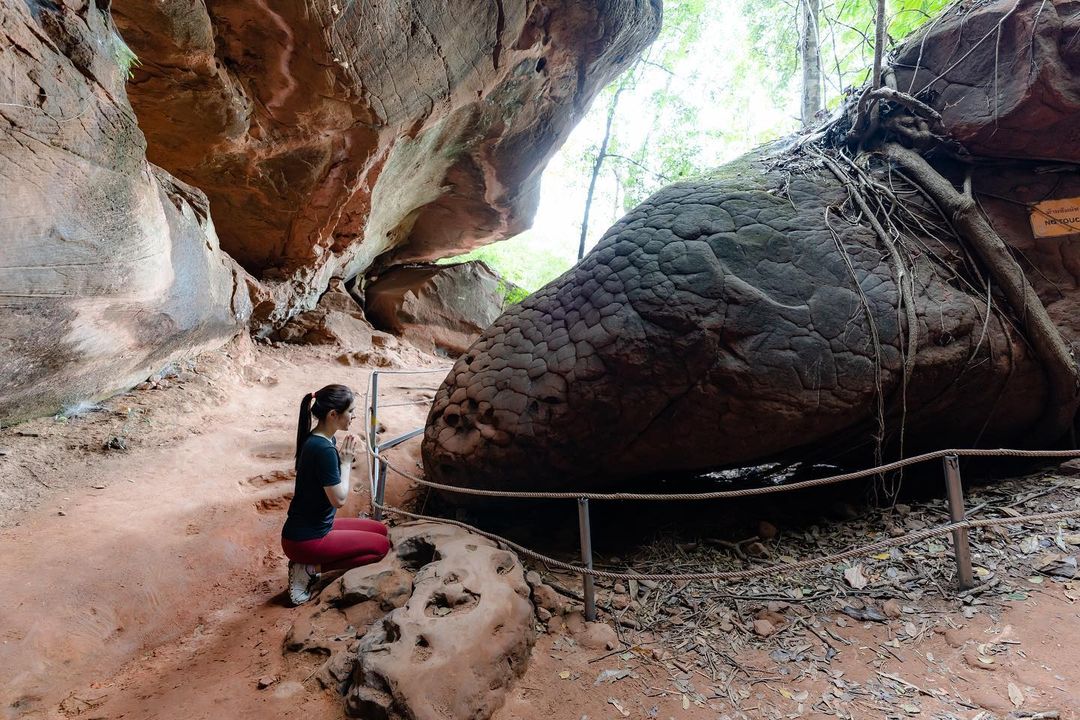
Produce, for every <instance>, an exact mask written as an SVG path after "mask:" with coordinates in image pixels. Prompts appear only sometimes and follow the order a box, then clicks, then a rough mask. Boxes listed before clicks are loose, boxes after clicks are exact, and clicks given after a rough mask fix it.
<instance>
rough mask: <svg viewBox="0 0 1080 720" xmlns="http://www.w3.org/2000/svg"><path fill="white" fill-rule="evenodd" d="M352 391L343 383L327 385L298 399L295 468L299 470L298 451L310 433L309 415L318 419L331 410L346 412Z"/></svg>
mask: <svg viewBox="0 0 1080 720" xmlns="http://www.w3.org/2000/svg"><path fill="white" fill-rule="evenodd" d="M353 399H354V398H353V391H352V390H350V389H349V388H348V387H346V386H344V385H327V386H326V387H324V388H322V389H321V390H319V391H318V392H313V393H308V394H307V395H305V396H304V399H303V400H301V401H300V419H299V420H298V421H297V423H296V469H297V471H299V470H300V451H301V450H302V449H303V448H304V443H305V442H307V439H308V436H309V435H311V416H312V415H314V416H315V417H316V418H318V419H319V420H322V419H323V418H325V417H326V415H327V413H329V412H330V411H331V410H336V411H337V412H339V413H344V412H347V411H348V409H349V408H351V407H352V405H353Z"/></svg>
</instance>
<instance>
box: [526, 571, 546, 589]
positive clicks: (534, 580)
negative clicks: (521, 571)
mask: <svg viewBox="0 0 1080 720" xmlns="http://www.w3.org/2000/svg"><path fill="white" fill-rule="evenodd" d="M525 582H527V583H529V585H531V586H533V587H536V586H537V585H539V584H540V583H542V582H543V579H542V578H541V577H540V573H538V572H536V571H535V570H530V571H529V572H527V573H525Z"/></svg>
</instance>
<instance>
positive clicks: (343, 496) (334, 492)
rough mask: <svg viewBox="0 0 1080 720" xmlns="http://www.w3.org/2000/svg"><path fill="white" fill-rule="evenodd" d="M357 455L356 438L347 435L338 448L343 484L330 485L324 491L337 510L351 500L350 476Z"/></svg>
mask: <svg viewBox="0 0 1080 720" xmlns="http://www.w3.org/2000/svg"><path fill="white" fill-rule="evenodd" d="M355 454H356V436H355V435H346V436H345V437H344V438H343V439H342V441H341V446H340V447H339V448H338V456H339V457H340V458H341V482H339V483H338V484H337V485H329V486H326V487H324V488H323V489H324V490H325V491H326V497H327V499H328V500H330V504H331V505H333V506H334V507H336V508H339V507H341V506H342V505H344V504H345V501H347V500H348V499H349V489H350V485H349V475H350V474H351V473H352V462H353V457H354V456H355Z"/></svg>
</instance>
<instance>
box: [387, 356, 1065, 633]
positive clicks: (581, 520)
mask: <svg viewBox="0 0 1080 720" xmlns="http://www.w3.org/2000/svg"><path fill="white" fill-rule="evenodd" d="M388 372H392V373H394V374H410V373H432V372H446V371H445V370H442V369H438V370H411V371H385V370H382V371H372V373H371V377H370V379H369V383H368V401H367V403H366V405H367V409H368V414H369V416H368V442H367V446H368V454H369V457H370V463H369V479H370V481H371V500H372V515H373V517H375V518H376V519H381V518H382V516H383V512H384V511H388V512H393V513H395V514H399V515H402V516H404V517H410V518H415V519H422V520H432V521H437V522H444V523H449V524H452V525H457V526H459V527H463V528H465V529H468V530H470V531H471V532H475V533H477V534H478V535H481V536H483V537H487V538H489V539H491V540H494V541H496V542H499V543H502V544H503V545H505V546H507V547H511V548H513V549H514V550H516V551H518V552H519V553H522V554H524V555H526V556H529V557H533V558H535V559H538V560H541V561H543V562H546V563H548V564H549V565H551V566H553V567H559V568H562V569H566V570H570V571H573V572H576V573H580V574H581V576H582V587H583V596H584V601H585V618H586V619H587V620H589V621H593V620H595V619H596V593H595V589H594V584H593V579H594V578H595V577H604V578H609V579H617V580H629V579H635V580H723V581H728V582H730V581H736V580H744V579H749V578H753V577H760V576H764V575H770V574H773V573H776V572H780V571H783V572H791V571H794V570H797V569H801V568H809V567H815V566H820V565H826V564H834V563H836V562H840V561H843V560H849V559H852V558H856V557H866V556H869V555H872V554H875V553H877V552H880V551H881V550H884V549H888V548H892V547H900V546H902V545H908V544H911V543H915V542H921V541H924V540H927V539H930V538H934V537H940V536H943V535H952V539H953V555H954V558H955V561H956V568H957V581H958V585H959V587H960V589H961V590H962V591H963V590H969V589H971V588H973V587H975V578H974V569H973V567H972V562H971V544H970V541H969V538H968V530H969V529H971V528H977V527H989V526H993V525H1008V524H1023V523H1024V522H1025V521H1026V522H1047V521H1050V520H1061V519H1067V518H1076V517H1080V509H1076V510H1065V511H1061V512H1052V513H1040V514H1034V515H1028V516H1018V517H1014V516H1010V517H1007V518H991V519H986V520H970V519H968V518H967V511H966V508H965V503H964V491H963V484H962V482H961V477H960V461H959V459H960V457H962V456H963V457H1022V458H1023V457H1027V458H1076V457H1080V450H1013V449H1006V448H999V449H988V450H980V449H975V448H963V449H949V450H937V451H934V452H930V453H925V454H922V455H916V456H914V457H910V458H903V459H901V460H897V461H895V462H891V463H887V464H885V465H879V466H877V467H872V468H866V469H864V470H858V471H855V472H849V473H843V474H840V475H831V476H829V477H824V478H815V479H813V480H804V481H801V482H795V483H790V484H786V485H767V486H761V487H753V488H743V489H739V490H717V491H712V492H703V493H626V492H614V493H596V492H544V491H507V490H484V489H477V488H463V487H456V486H453V485H445V484H443V483H436V482H432V481H430V480H426V479H424V478H421V477H418V476H416V475H413V474H410V473H407V472H404V471H402V470H399V469H398V468H396V467H394V466H393V465H391V464H390V462H389V461H388V460H387V459H386V458H385V457H384V456H383V455H382V453H384V452H385V451H386V450H389V449H390V448H393V447H396V446H398V445H400V444H401V443H403V442H405V441H407V440H409V439H411V438H414V437H416V436H417V435H420V434H421V433H422V432H423V431H424V428H422V427H421V428H416V429H414V430H410V431H409V432H407V433H404V434H402V435H398V436H396V437H394V438H392V439H390V440H387V441H385V442H382V443H380V442H378V420H377V413H378V409H379V404H378V392H379V381H378V374H379V373H384V374H385V373H388ZM398 404H400V403H398ZM395 405H397V404H395ZM936 459H941V460H942V462H943V467H944V475H945V489H946V496H947V499H948V510H949V522H948V523H946V524H944V525H941V526H939V527H936V528H927V529H924V530H920V531H916V532H913V533H908V534H906V535H903V536H900V537H895V538H889V539H887V540H884V541H881V542H877V543H873V544H870V545H865V546H862V547H859V548H853V549H851V550H847V551H844V552H841V553H834V554H832V555H825V556H820V557H817V558H810V559H808V560H803V561H799V562H795V563H786V564H783V565H770V566H766V567H760V568H751V569H748V570H737V571H728V572H711V573H661V574H642V573H626V572H621V573H616V572H607V571H599V570H595V569H594V568H593V557H592V556H593V553H592V529H591V523H590V518H589V501H590V500H622V501H639V500H645V501H658V500H659V501H701V500H717V499H723V498H737V497H750V496H755V495H765V494H771V493H777V492H792V491H794V490H802V489H805V488H810V487H819V486H823V485H831V484H835V483H840V482H847V481H849V480H855V479H859V478H865V477H870V476H873V475H879V474H881V473H885V472H890V471H892V470H898V469H900V468H903V467H907V466H909V465H915V464H917V463H923V462H927V461H930V460H936ZM388 470H393V471H394V472H395V473H396V474H398V475H400V476H401V477H403V478H405V479H407V480H409V481H411V482H414V483H416V484H418V485H421V486H424V487H428V488H431V489H434V490H440V491H443V492H450V493H456V494H463V495H479V496H486V497H502V498H525V499H564V500H565V499H573V500H576V501H577V514H578V531H579V536H580V543H581V563H582V564H581V565H573V564H571V563H566V562H563V561H561V560H557V559H555V558H552V557H548V556H546V555H543V554H541V553H537V552H536V551H534V550H530V549H529V548H526V547H523V546H521V545H518V544H517V543H514V542H513V541H511V540H508V539H506V538H503V537H500V536H498V535H494V534H492V533H488V532H485V531H483V530H480V529H479V528H476V527H473V526H471V525H467V524H465V523H462V522H458V521H455V520H447V519H445V518H434V517H429V516H426V515H418V514H416V513H410V512H408V511H405V510H401V509H399V508H394V507H390V506H387V505H386V504H385V493H386V476H387V471H388Z"/></svg>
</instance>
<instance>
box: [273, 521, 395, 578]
mask: <svg viewBox="0 0 1080 720" xmlns="http://www.w3.org/2000/svg"><path fill="white" fill-rule="evenodd" d="M281 549H282V550H284V551H285V556H286V557H287V558H289V559H290V560H292V561H293V562H298V563H304V564H305V565H321V566H322V569H323V570H348V569H349V568H354V567H358V566H360V565H367V564H369V563H373V562H376V561H378V560H381V559H382V558H383V556H384V555H386V553H388V552H389V551H390V540H389V539H388V538H387V537H386V526H385V525H383V524H382V523H381V522H379V521H378V520H367V519H365V518H335V519H334V526H333V527H332V528H330V532H328V533H327V534H326V535H324V536H323V537H321V538H315V539H314V540H288V539H286V538H281Z"/></svg>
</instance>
